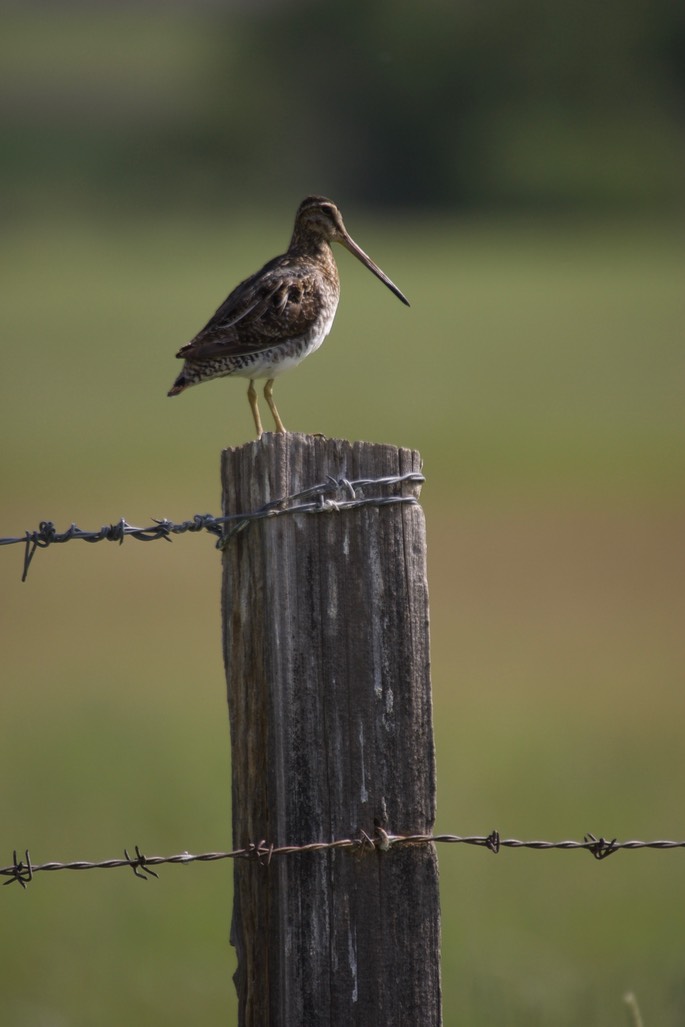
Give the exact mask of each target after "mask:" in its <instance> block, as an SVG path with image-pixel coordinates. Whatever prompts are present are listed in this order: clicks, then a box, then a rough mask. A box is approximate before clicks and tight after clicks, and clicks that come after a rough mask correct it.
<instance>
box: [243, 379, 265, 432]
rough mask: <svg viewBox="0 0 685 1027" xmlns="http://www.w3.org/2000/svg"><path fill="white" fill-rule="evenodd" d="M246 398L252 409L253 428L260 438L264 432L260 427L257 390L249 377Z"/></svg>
mask: <svg viewBox="0 0 685 1027" xmlns="http://www.w3.org/2000/svg"><path fill="white" fill-rule="evenodd" d="M247 398H248V401H249V403H250V409H251V410H252V416H253V417H254V423H255V428H256V429H257V438H258V439H261V437H262V435H263V434H264V429H263V428H262V419H261V417H260V416H259V407H258V406H257V392H256V390H255V387H254V382H253V381H252V379H251V378H250V384H249V386H248V390H247Z"/></svg>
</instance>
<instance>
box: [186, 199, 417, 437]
mask: <svg viewBox="0 0 685 1027" xmlns="http://www.w3.org/2000/svg"><path fill="white" fill-rule="evenodd" d="M332 242H338V243H341V244H342V245H343V246H344V247H345V249H347V250H349V251H350V253H353V254H354V255H355V257H357V259H358V260H360V261H361V262H362V264H364V265H365V266H366V267H368V269H369V271H373V273H374V274H375V275H376V276H377V277H378V278H380V280H381V281H382V282H384V283H385V285H387V287H388V288H389V289H390V290H391V291H392V292H394V293H395V295H396V296H397V297H399V299H401V300H402V302H403V303H406V304H407V306H409V302H408V300H406V299H405V297H404V296H403V295H402V293H401V292H400V290H399V289H398V288H397V286H396V285H394V284H393V283H392V282H391V281H390V279H389V278H388V276H387V275H385V274H384V273H383V272H382V271H381V269H380V268H379V267H377V265H376V264H374V262H373V261H372V260H371V258H370V257H367V255H366V254H365V253H364V251H363V250H362V249H360V247H359V246H357V244H356V242H354V241H353V240H352V239H351V238H350V236H349V234H348V232H347V229H346V228H345V225H344V224H343V219H342V215H341V214H340V211H339V210H338V208H337V207H336V205H335V204H334V203H332V202H331V201H330V200H327V199H325V198H324V197H323V196H308V197H307V199H306V200H303V201H302V203H301V204H300V206H299V209H298V211H297V214H296V216H295V228H294V230H293V236H292V239H291V240H290V246H289V247H288V251H287V253H284V254H283V256H281V257H275V258H274V259H273V260H270V261H269V263H268V264H265V265H264V267H263V268H262V269H261V271H258V272H257V273H256V274H254V275H252V277H251V278H246V279H245V281H244V282H241V283H240V285H238V286H237V288H235V289H234V290H233V292H232V293H231V294H230V296H229V297H228V299H226V300H225V301H224V302H223V303H222V305H221V306H220V307H219V309H218V310H217V312H216V314H215V315H214V317H213V318H212V319H211V320H210V321H209V322H208V323H207V324H206V325H205V327H204V328H203V329H202V331H201V332H199V333H198V335H196V336H195V338H194V339H192V340H191V341H190V342H189V343H188V344H187V345H185V346H183V347H182V348H181V349H180V350H179V351H178V353H177V354H176V356H177V357H181V358H182V359H184V360H185V363H184V365H183V369H182V371H181V373H180V374H179V376H178V378H177V379H176V381H175V382H174V385H173V388H172V389H171V390H170V391H169V395H170V396H178V395H179V393H181V392H183V391H184V390H185V389H187V388H189V387H190V386H191V385H198V384H199V383H200V382H205V381H209V380H210V379H211V378H223V377H225V376H227V375H237V376H238V377H240V378H249V379H250V385H249V388H248V390H247V398H248V400H249V401H250V407H251V408H252V415H253V417H254V422H255V425H256V428H257V434H258V435H261V434H262V422H261V419H260V417H259V410H258V407H257V393H256V391H255V387H254V380H255V378H266V379H267V382H266V385H265V386H264V397H265V399H266V401H267V403H268V404H269V409H270V410H271V413H272V414H273V417H274V421H275V422H276V430H277V431H279V432H284V431H285V427H284V425H283V421H282V420H281V418H280V417H279V414H278V410H277V409H276V404H275V403H274V398H273V384H274V378H275V377H276V376H277V375H279V374H282V373H283V372H284V371H287V370H289V369H290V368H291V367H296V366H297V364H299V363H300V362H301V361H302V360H304V358H305V357H307V356H309V354H310V353H313V352H314V350H316V349H318V348H319V346H320V345H321V343H322V342H323V340H324V339H325V338H326V336H327V335H328V333H329V331H330V330H331V325H332V324H333V318H334V317H335V311H336V309H337V306H338V299H339V297H340V281H339V279H338V269H337V267H336V264H335V260H334V259H333V253H332V251H331V247H330V244H331V243H332Z"/></svg>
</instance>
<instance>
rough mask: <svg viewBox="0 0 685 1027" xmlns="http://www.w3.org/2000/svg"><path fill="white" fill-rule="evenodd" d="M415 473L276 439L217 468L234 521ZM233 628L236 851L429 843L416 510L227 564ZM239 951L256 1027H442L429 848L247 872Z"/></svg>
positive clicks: (251, 536) (242, 1003)
mask: <svg viewBox="0 0 685 1027" xmlns="http://www.w3.org/2000/svg"><path fill="white" fill-rule="evenodd" d="M419 470H420V458H419V455H418V453H416V452H412V451H410V450H406V449H397V448H395V447H394V446H389V445H376V444H371V443H363V442H361V443H350V442H347V441H341V440H336V439H324V438H318V437H313V436H306V435H295V434H287V435H265V436H263V437H262V439H261V440H259V441H255V442H253V443H249V444H247V445H244V446H241V447H240V448H238V449H231V450H226V451H225V452H224V454H223V462H222V478H223V489H224V512H225V513H226V514H234V513H238V512H246V511H252V510H256V509H258V508H259V507H261V506H263V505H264V503H266V502H269V501H271V500H274V499H278V498H280V497H284V496H287V495H290V494H292V493H295V492H298V491H300V490H301V489H304V488H306V487H308V486H311V485H316V484H318V483H320V482H322V481H325V480H326V477H327V475H332V476H333V477H335V478H340V477H345V478H347V479H354V478H365V477H368V478H376V477H382V476H386V475H395V474H405V473H407V472H409V471H419ZM412 489H413V490H414V494H418V486H416V485H410V486H408V485H406V484H405V485H403V486H396V487H395V491H396V492H397V494H401V490H404V492H403V493H402V494H405V495H406V494H410V491H411V490H412ZM369 492H370V494H373V489H370V490H369ZM381 492H382V493H383V494H387V492H388V489H387V488H386V489H384V490H379V491H378V494H380V493H381ZM223 626H224V657H225V666H226V677H227V685H228V704H229V717H230V726H231V746H232V763H233V787H232V800H233V843H234V845H235V846H236V847H242V846H245V845H247V844H249V843H250V842H260V841H262V840H266V842H267V843H274V844H275V845H283V844H304V843H307V842H312V841H329V840H332V839H335V838H350V837H358V836H359V835H360V832H361V831H362V830H363V831H366V832H367V833H368V834H369V835H373V834H374V831H375V828H376V827H378V826H380V827H382V828H384V829H385V830H386V831H388V832H395V833H398V834H399V833H412V832H430V831H431V830H432V827H433V821H434V815H435V760H434V747H433V733H432V716H431V692H430V664H429V632H428V594H427V584H426V543H425V529H424V517H423V511H422V510H421V507H420V506H418V505H414V506H412V505H408V504H402V505H395V506H386V507H376V506H365V507H363V508H361V509H358V510H348V511H340V512H329V513H321V514H302V513H299V514H298V513H296V514H289V515H286V516H282V517H276V518H271V519H267V520H263V521H256V522H252V523H250V525H249V526H248V527H247V528H246V529H245V530H243V531H241V532H239V533H238V534H236V535H235V536H234V537H233V538H232V539H231V540H230V542H229V543H228V545H227V547H226V548H225V550H224V577H223ZM232 941H233V944H234V945H235V947H236V950H237V955H238V970H237V973H236V987H237V990H238V1000H239V1009H240V1013H239V1022H240V1024H241V1025H243V1027H267V1025H278V1027H307V1025H312V1027H314V1025H316V1027H326V1025H351V1024H361V1023H365V1024H369V1023H370V1024H376V1025H386V1024H387V1025H390V1024H392V1025H400V1024H408V1025H415V1024H421V1025H425V1027H433V1025H438V1024H440V1023H441V1017H440V953H439V941H440V927H439V900H438V870H437V857H436V853H435V849H434V847H433V846H431V845H422V846H416V847H409V846H397V847H396V848H391V849H390V850H389V851H387V852H381V851H379V850H373V851H372V850H367V851H365V852H362V853H361V854H360V853H354V852H351V851H350V850H338V851H334V850H333V851H330V850H329V851H325V852H318V853H306V854H294V855H289V856H284V857H279V858H274V859H273V860H272V861H271V862H270V863H269V865H268V866H264V865H260V864H259V863H258V862H257V861H256V860H237V861H236V863H235V900H234V913H233V928H232Z"/></svg>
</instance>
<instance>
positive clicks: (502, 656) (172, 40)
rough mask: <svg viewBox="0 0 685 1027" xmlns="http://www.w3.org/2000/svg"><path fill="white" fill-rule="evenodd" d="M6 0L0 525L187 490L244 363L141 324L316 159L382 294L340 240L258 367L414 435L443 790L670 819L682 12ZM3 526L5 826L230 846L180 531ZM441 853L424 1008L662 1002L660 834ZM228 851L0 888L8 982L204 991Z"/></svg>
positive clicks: (207, 1007)
mask: <svg viewBox="0 0 685 1027" xmlns="http://www.w3.org/2000/svg"><path fill="white" fill-rule="evenodd" d="M0 11H1V14H2V30H1V33H0V35H1V38H2V43H1V44H0V45H1V46H2V60H1V61H0V82H1V85H2V88H1V89H0V126H1V128H2V138H3V146H2V154H1V156H0V162H1V164H0V178H1V181H2V200H1V202H2V218H3V231H2V234H1V236H0V253H1V255H2V258H3V259H2V266H3V280H4V290H3V293H4V295H3V302H2V306H1V307H0V322H1V326H2V327H1V332H2V349H3V361H2V376H1V378H0V390H1V395H2V403H1V407H0V416H1V419H2V420H1V424H2V438H3V447H2V470H1V486H0V488H1V490H2V491H1V494H2V506H1V515H2V516H1V523H0V534H1V535H4V536H7V535H15V534H21V533H22V532H23V531H24V529H26V528H32V527H36V526H37V525H38V522H39V521H40V520H43V519H50V520H53V521H54V522H55V523H56V525H57V526H58V527H59V528H65V527H67V526H68V525H69V524H70V523H71V522H72V521H76V522H77V523H78V524H79V525H80V526H81V527H84V528H95V527H99V526H100V525H101V524H104V523H109V522H111V521H116V520H118V518H119V517H121V516H122V515H123V516H125V517H126V518H127V519H128V520H129V521H130V522H132V523H143V524H148V523H150V519H151V518H152V517H164V516H166V517H170V518H172V519H175V520H180V519H184V518H186V517H191V516H192V515H193V514H195V513H203V512H205V511H213V512H217V513H218V512H219V503H220V487H219V454H220V450H221V449H222V447H224V446H226V445H238V444H240V443H242V442H243V441H246V440H247V439H248V438H250V436H251V432H252V425H251V418H250V414H249V409H248V406H247V403H246V401H245V395H244V393H245V387H244V383H241V382H230V381H223V382H215V383H211V384H209V385H206V386H204V387H203V388H202V389H197V390H195V389H194V390H192V391H191V392H189V393H188V394H187V395H185V396H184V397H183V398H182V399H178V400H174V401H173V402H170V401H169V400H168V399H167V398H166V395H165V393H166V391H167V389H168V388H169V386H170V385H171V382H172V381H173V378H174V376H175V374H176V372H177V370H178V366H179V365H178V364H177V362H176V361H175V360H174V353H175V351H176V349H177V348H178V347H179V346H180V345H181V344H182V343H184V342H185V341H187V340H188V339H189V338H190V337H191V336H192V335H193V334H194V333H195V331H197V329H198V328H200V327H201V325H202V324H203V323H204V321H205V320H206V319H207V318H208V316H209V315H210V314H211V313H212V311H213V310H214V309H215V307H216V306H218V304H219V303H220V302H221V300H222V299H223V298H224V296H225V295H226V294H227V292H228V291H229V289H230V288H232V286H233V285H235V284H236V283H237V281H238V280H239V279H241V278H243V277H245V275H247V274H249V273H250V272H252V271H253V270H255V269H256V268H257V267H259V266H260V264H261V263H263V262H264V261H265V260H266V259H267V258H269V257H271V256H273V255H274V254H276V253H278V252H281V251H282V249H283V248H284V247H285V246H286V245H287V241H288V238H289V233H290V230H291V227H292V219H293V215H294V212H295V209H296V206H297V204H298V202H299V201H300V199H302V197H303V196H305V195H306V194H307V193H309V192H321V193H324V194H327V195H330V196H332V197H333V198H334V199H335V200H336V202H338V203H339V204H340V206H341V208H342V210H343V213H344V215H345V218H346V222H347V225H348V228H349V229H350V231H351V233H352V235H353V236H354V237H355V238H356V239H357V240H358V241H359V242H360V244H361V245H362V246H363V247H364V248H365V249H366V250H367V251H368V252H369V253H370V254H371V255H372V256H373V257H374V259H376V260H377V261H378V262H379V264H380V265H381V266H382V267H383V268H384V270H386V271H387V273H388V274H390V275H391V277H392V278H393V279H394V280H395V281H396V282H397V283H398V285H399V286H400V287H401V288H402V289H403V290H404V291H405V292H406V294H407V295H408V296H409V297H410V299H411V302H412V307H411V309H410V310H406V309H405V308H403V307H402V306H401V305H400V304H399V303H397V302H396V301H395V300H394V299H393V298H392V296H390V294H389V293H387V292H386V290H384V289H383V288H382V287H381V286H380V285H379V283H378V282H377V281H376V280H375V279H373V278H372V276H370V275H368V273H367V272H366V271H364V269H363V268H362V267H361V266H360V265H358V264H357V263H356V262H354V261H353V260H351V258H349V257H348V255H347V254H345V253H344V251H342V250H341V251H340V252H339V253H338V254H337V255H338V257H339V265H340V270H341V278H342V283H343V298H342V302H341V307H340V310H339V313H338V317H337V320H336V325H335V328H334V331H333V333H332V336H331V338H330V340H329V341H328V342H327V344H326V346H325V347H324V349H323V350H322V351H321V352H320V353H319V354H317V355H316V357H315V358H313V359H312V360H310V361H307V362H306V363H305V364H304V365H303V366H302V367H301V368H300V369H299V370H298V371H297V373H296V374H294V375H292V376H288V377H286V378H283V379H282V380H281V381H280V382H279V383H278V388H277V396H278V402H279V408H280V410H281V413H282V414H283V417H284V419H285V421H286V423H287V424H288V427H290V428H291V429H293V430H298V431H311V432H316V431H320V432H324V433H325V434H327V435H329V436H342V437H346V438H353V439H354V438H363V439H372V440H375V441H384V442H392V443H395V444H398V445H403V446H410V447H414V448H418V449H420V451H421V453H422V455H423V457H424V462H425V471H426V475H427V484H426V486H425V489H424V505H425V510H426V516H427V522H428V538H429V560H430V586H431V615H432V633H433V664H434V672H433V679H434V697H435V713H436V718H435V719H436V736H437V747H438V775H439V777H438V782H439V807H438V821H437V828H438V829H439V830H440V831H444V832H455V833H460V834H470V833H488V832H489V831H490V830H492V829H493V828H497V829H499V830H500V831H501V832H502V834H503V836H505V835H508V836H513V837H523V838H530V837H538V838H563V837H572V838H580V837H582V835H583V834H584V833H585V832H587V831H593V832H594V833H596V834H598V835H599V834H604V835H605V836H608V837H613V836H614V835H616V836H618V837H620V838H624V839H625V838H629V837H633V838H660V837H661V838H664V837H665V838H682V837H684V836H685V816H684V815H683V812H682V808H681V800H682V792H683V780H684V777H685V749H684V747H683V743H682V723H683V714H684V712H685V710H684V706H685V689H684V688H683V685H684V681H683V667H684V666H685V663H684V657H685V640H684V634H685V633H684V631H683V615H684V614H685V584H684V577H683V570H684V569H685V568H684V566H683V565H684V558H685V543H684V541H683V507H684V504H683V500H684V498H685V489H684V488H683V481H684V477H683V474H684V471H685V467H684V459H683V444H684V443H685V427H684V424H683V381H684V372H685V354H684V350H683V345H682V326H683V314H684V313H685V311H684V303H683V298H682V297H683V290H682V283H683V245H682V226H681V218H682V212H683V204H682V199H683V194H682V181H683V150H684V147H683V136H682V127H683V124H682V122H683V117H682V115H683V109H684V108H683V100H684V98H685V71H684V69H685V60H684V59H683V58H684V56H685V20H684V17H683V12H682V9H681V8H679V6H678V5H675V4H672V3H670V2H667V0H657V2H650V3H647V2H646V0H645V2H642V0H621V2H619V0H608V2H606V3H604V4H602V5H600V6H598V5H597V4H594V3H593V4H591V3H588V2H586V0H580V2H579V3H576V4H574V5H563V4H558V3H547V4H545V3H543V2H541V0H528V2H519V3H515V4H511V3H507V2H505V0H493V2H491V3H489V4H474V3H470V2H462V3H458V4H447V3H444V2H437V0H427V2H425V3H422V4H421V5H413V6H410V5H399V6H398V5H397V4H391V3H390V2H389V0H382V2H378V0H371V2H369V0H367V2H362V0H352V2H348V3H347V4H344V5H343V4H341V5H337V7H334V6H333V5H324V4H314V3H302V2H296V0H292V2H282V3H280V4H275V3H266V2H263V3H260V4H247V3H244V4H240V3H236V4H234V5H231V4H223V5H221V4H219V3H218V2H217V3H209V2H207V3H200V2H197V3H193V4H190V3H187V4H182V3H176V4H162V3H158V4H155V3H139V4H129V3H124V4H117V5H116V6H115V5H114V4H107V3H104V2H101V3H99V4H95V5H86V4H68V3H64V2H62V3H53V4H47V3H46V4H44V5H38V4H32V3H27V2H24V3H22V4H10V3H5V4H3V5H2V8H1V9H0ZM21 560H22V553H21V552H20V547H7V548H4V549H2V550H1V551H0V580H1V581H2V593H1V594H2V618H1V621H0V631H1V636H0V640H1V642H0V644H1V645H2V654H3V655H2V667H3V674H2V679H3V699H4V702H3V716H2V729H1V738H2V744H1V746H0V774H1V779H2V781H3V788H2V797H1V799H0V824H2V853H1V855H0V862H2V863H3V864H4V863H7V862H9V861H10V860H11V853H12V849H13V848H15V847H16V848H17V849H19V850H23V849H24V848H25V847H26V846H28V847H29V848H30V850H31V853H32V857H33V859H34V860H35V861H37V862H43V861H47V860H58V861H66V860H71V859H87V860H97V859H105V858H108V857H113V856H117V855H120V854H122V850H123V848H124V846H127V847H129V849H130V848H132V847H133V846H134V845H135V844H138V845H140V846H141V847H142V849H143V850H144V851H145V852H147V853H148V854H171V853H176V852H180V851H183V850H189V851H191V852H199V851H205V850H208V849H222V848H229V847H230V830H229V807H228V795H229V787H230V754H229V751H228V724H227V715H226V710H225V698H224V678H223V668H222V663H221V647H220V618H219V586H220V567H219V559H218V556H217V553H216V551H215V550H214V548H213V546H212V542H211V540H210V539H209V538H208V537H200V536H192V537H190V536H187V537H183V538H179V539H177V540H176V541H175V542H174V544H173V546H167V545H163V544H162V543H155V544H153V545H141V544H139V543H137V542H134V541H129V542H127V543H126V544H125V545H124V546H123V548H119V547H115V546H108V545H105V544H104V543H103V544H100V545H97V546H92V547H87V546H86V545H85V544H82V543H77V542H73V543H70V544H69V545H68V546H63V547H54V548H52V549H50V550H49V551H47V552H45V553H38V554H37V556H36V559H35V561H34V564H33V566H32V569H31V573H30V576H29V580H28V582H27V583H26V584H24V585H22V584H21V583H20V580H19V579H20V574H21ZM407 827H411V825H407ZM439 857H440V865H441V880H442V917H443V938H444V943H443V978H444V1005H445V1024H446V1025H460V1027H461V1025H481V1024H492V1023H497V1024H511V1025H519V1024H526V1025H536V1024H544V1025H548V1024H552V1025H561V1027H564V1025H567V1024H568V1025H571V1024H573V1025H575V1024H583V1025H599V1024H602V1025H607V1024H621V1023H626V1022H627V1019H628V1018H627V1009H626V1007H625V1004H624V1002H623V995H624V993H625V992H627V991H634V992H635V993H636V995H637V998H638V1001H639V1003H640V1006H641V1009H642V1015H643V1018H644V1022H645V1025H646V1027H647V1025H655V1024H659V1025H661V1027H670V1025H676V1024H682V1023H683V1022H685V966H684V964H683V948H684V946H685V928H684V927H683V921H682V914H681V908H682V903H683V901H685V875H684V873H683V865H684V864H683V860H685V855H684V854H683V853H682V852H679V851H676V852H665V853H658V852H657V853H653V852H637V853H621V854H618V855H615V856H613V857H611V858H610V859H609V860H607V861H606V862H602V863H597V862H595V861H593V860H592V859H591V858H590V856H588V855H587V854H585V853H548V854H541V853H536V852H521V851H505V852H503V853H502V854H501V855H500V856H498V857H497V858H494V857H492V856H491V855H490V854H488V853H487V852H485V851H483V850H471V849H466V848H464V847H454V848H449V847H446V846H442V847H441V848H440V850H439ZM231 872H232V867H231V865H230V864H229V863H216V864H209V865H194V866H192V867H168V868H165V869H163V871H162V876H161V880H160V881H159V882H150V883H148V884H143V883H141V882H139V881H136V880H134V878H133V876H132V875H131V874H130V872H124V871H122V870H120V871H111V872H108V873H106V874H105V873H104V872H98V871H92V872H88V873H84V874H69V873H66V872H64V873H60V874H55V875H52V876H48V875H46V874H44V875H40V876H39V877H38V878H37V879H36V880H35V881H34V883H33V884H32V885H31V886H30V887H29V888H28V889H27V890H26V891H25V892H23V891H21V890H20V888H19V887H18V886H17V885H12V886H11V887H9V888H5V889H3V890H2V894H0V901H1V905H2V925H3V939H4V941H3V951H2V960H1V961H0V1023H2V1024H3V1025H4V1024H8V1025H11V1027H67V1025H68V1027H91V1025H94V1024H97V1025H101V1027H110V1025H115V1024H120V1023H122V1022H130V1023H143V1022H144V1023H146V1024H148V1025H150V1027H154V1025H157V1024H159V1025H161V1024H164V1025H165V1027H176V1025H178V1027H180V1025H182V1024H187V1023H200V1022H201V1023H205V1024H231V1023H234V1022H235V1000H234V992H233V986H232V982H231V973H232V970H233V966H234V961H233V953H232V950H231V949H230V946H229V944H228V931H229V918H230V908H231Z"/></svg>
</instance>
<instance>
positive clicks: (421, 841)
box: [0, 828, 685, 888]
mask: <svg viewBox="0 0 685 1027" xmlns="http://www.w3.org/2000/svg"><path fill="white" fill-rule="evenodd" d="M445 843H446V844H452V845H457V844H461V845H475V846H478V847H480V848H485V849H488V850H489V851H490V852H492V853H494V854H495V855H497V854H498V853H499V852H501V850H502V849H506V848H509V849H529V850H536V851H551V850H562V851H571V850H581V851H583V850H584V851H587V852H589V853H590V854H591V855H592V856H593V857H594V858H595V859H597V860H603V859H606V858H607V857H608V856H611V855H613V854H614V853H615V852H619V851H620V850H625V851H635V850H637V849H655V850H661V851H664V850H666V849H683V848H685V841H670V840H667V839H658V840H655V841H638V840H637V839H630V840H628V841H623V842H620V841H618V840H617V839H616V838H613V839H612V840H611V841H608V840H607V839H606V838H603V837H599V838H597V837H596V836H595V835H593V834H591V833H588V834H586V835H585V837H584V838H583V840H582V841H575V840H573V839H567V840H565V841H541V840H531V841H523V840H521V839H518V838H501V837H500V834H499V832H498V831H492V832H491V833H490V834H489V835H458V834H391V833H390V832H387V831H384V830H383V829H382V828H376V830H375V833H374V834H373V836H371V835H368V834H367V833H366V832H365V831H362V832H361V834H360V835H359V837H357V838H340V839H337V840H335V841H329V842H322V841H318V842H309V843H307V844H305V845H274V844H273V843H268V842H267V841H266V840H264V839H262V840H261V841H259V842H253V843H250V844H249V845H247V846H246V847H245V848H242V849H233V850H232V851H230V852H203V853H200V854H195V855H194V854H192V853H190V852H181V853H178V854H177V855H175V856H146V855H145V854H144V853H143V852H141V850H140V848H139V847H138V846H137V845H136V846H135V850H134V851H135V856H131V855H130V854H129V852H128V850H127V849H124V858H123V859H121V858H119V859H105V860H100V861H98V862H88V861H86V860H75V861H73V862H70V863H57V862H50V863H38V864H36V863H34V862H33V861H32V859H31V855H30V853H29V850H28V849H26V850H25V851H24V855H23V857H22V858H19V857H18V855H17V850H16V849H15V850H14V853H13V860H12V863H10V864H9V865H8V866H5V867H0V877H6V878H7V880H6V881H4V882H3V884H4V885H7V884H13V883H15V882H16V883H18V884H20V885H21V887H22V888H25V887H26V885H27V884H29V882H31V881H32V880H33V878H34V875H35V874H37V873H40V872H44V871H55V870H114V869H118V868H119V867H128V868H129V869H130V870H132V871H133V873H134V874H135V876H136V877H138V878H140V879H142V880H144V881H146V880H148V878H149V877H158V876H159V875H158V874H157V873H156V871H155V870H154V869H153V868H154V867H158V866H162V865H163V864H172V865H173V864H184V865H185V864H189V863H213V862H216V861H218V860H224V859H252V860H255V861H256V862H257V863H259V864H260V865H263V866H268V864H269V863H270V862H271V860H272V859H273V858H274V857H285V856H294V855H300V854H303V853H316V852H326V851H329V850H331V849H350V850H353V851H357V852H359V853H362V852H364V851H380V852H389V851H390V850H391V849H395V848H398V847H402V846H406V845H432V844H445Z"/></svg>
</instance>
